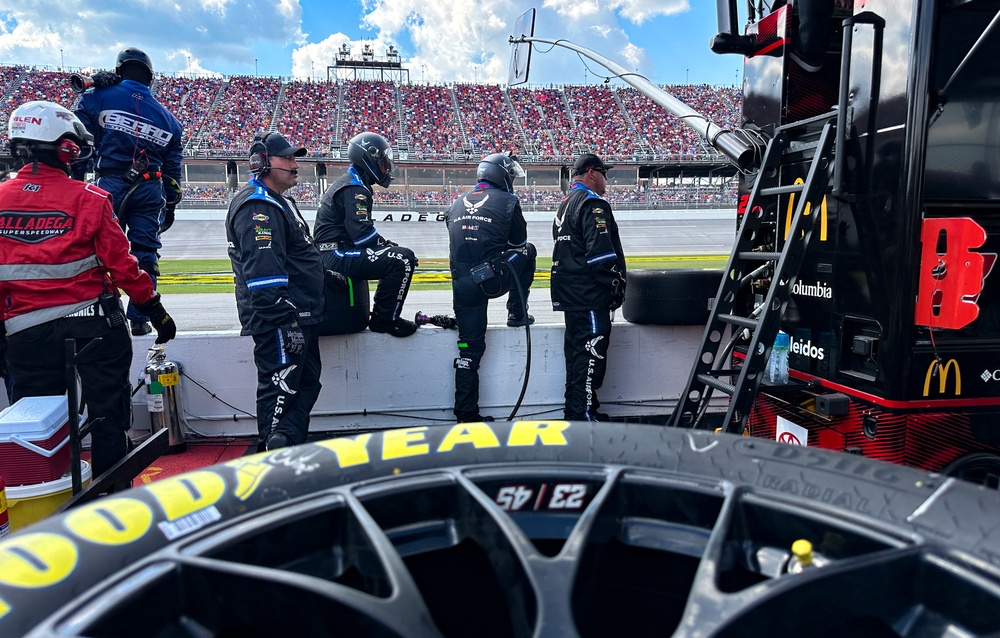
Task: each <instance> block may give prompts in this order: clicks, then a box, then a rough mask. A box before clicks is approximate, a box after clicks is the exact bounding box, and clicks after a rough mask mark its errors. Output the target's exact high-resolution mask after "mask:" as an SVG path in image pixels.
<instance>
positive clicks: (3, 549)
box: [0, 532, 79, 589]
mask: <svg viewBox="0 0 1000 638" xmlns="http://www.w3.org/2000/svg"><path fill="white" fill-rule="evenodd" d="M78 559H79V552H78V551H77V548H76V545H75V544H74V543H73V541H71V540H70V539H68V538H66V537H65V536H60V535H59V534H49V533H46V532H38V533H34V534H24V535H21V536H14V537H11V538H10V539H8V540H7V541H5V542H4V543H3V545H0V584H3V585H10V586H11V587H24V588H26V589H36V588H39V587H49V586H50V585H55V584H56V583H59V582H62V581H63V580H64V579H65V578H66V577H67V576H69V575H70V574H71V573H73V569H74V568H75V567H76V562H77V560H78Z"/></svg>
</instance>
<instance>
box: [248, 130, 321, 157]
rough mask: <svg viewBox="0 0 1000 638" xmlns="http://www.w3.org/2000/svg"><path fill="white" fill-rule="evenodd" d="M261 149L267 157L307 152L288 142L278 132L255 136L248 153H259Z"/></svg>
mask: <svg viewBox="0 0 1000 638" xmlns="http://www.w3.org/2000/svg"><path fill="white" fill-rule="evenodd" d="M261 147H263V148H261ZM262 150H263V151H264V154H265V155H267V156H268V157H288V156H290V155H294V156H295V157H302V156H303V155H305V154H306V153H307V151H306V149H305V148H303V147H301V146H298V147H296V146H292V145H291V144H289V143H288V140H286V139H285V138H284V137H282V136H281V134H280V133H268V134H266V135H264V136H257V137H256V138H255V139H254V141H253V144H252V145H251V146H250V154H251V155H253V154H254V153H259V152H261V151H262Z"/></svg>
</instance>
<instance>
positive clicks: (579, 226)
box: [551, 153, 625, 421]
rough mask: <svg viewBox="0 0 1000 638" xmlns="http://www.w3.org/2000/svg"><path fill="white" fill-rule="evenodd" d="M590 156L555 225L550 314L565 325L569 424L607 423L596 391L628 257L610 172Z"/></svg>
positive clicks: (577, 170) (579, 166)
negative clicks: (610, 193)
mask: <svg viewBox="0 0 1000 638" xmlns="http://www.w3.org/2000/svg"><path fill="white" fill-rule="evenodd" d="M609 168H613V167H612V166H610V165H607V164H605V163H604V162H602V161H601V159H600V158H599V157H598V156H597V155H594V154H592V153H585V154H583V155H581V156H580V157H579V158H577V160H576V163H575V164H573V177H574V180H573V185H572V186H571V187H570V192H569V195H567V196H566V197H565V198H563V200H562V203H561V204H560V205H559V210H558V211H556V217H555V220H554V221H553V223H552V239H553V240H554V241H555V245H554V246H553V248H552V283H551V293H552V309H553V310H557V311H561V312H562V313H563V318H564V319H565V322H566V334H565V337H564V338H563V351H564V355H565V357H566V405H565V408H564V413H565V417H566V419H570V420H574V419H575V420H584V421H598V420H600V421H606V420H608V416H607V415H606V414H604V413H602V412H598V408H599V407H600V405H601V402H600V401H598V399H597V391H598V390H599V389H600V388H601V386H602V385H603V384H604V373H605V371H606V370H607V367H608V359H607V357H608V340H609V339H610V337H611V311H612V310H617V309H618V308H620V307H621V305H622V302H623V301H624V300H625V253H624V252H623V251H622V242H621V238H620V237H619V236H618V224H617V223H616V222H615V218H614V215H612V214H611V206H610V205H609V204H608V202H607V201H605V200H604V199H601V195H603V194H604V193H605V192H606V190H607V175H608V169H609Z"/></svg>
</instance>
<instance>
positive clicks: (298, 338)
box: [280, 321, 306, 355]
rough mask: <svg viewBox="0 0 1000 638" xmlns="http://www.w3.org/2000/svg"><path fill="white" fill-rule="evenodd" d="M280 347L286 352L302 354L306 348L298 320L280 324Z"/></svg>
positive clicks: (304, 337)
mask: <svg viewBox="0 0 1000 638" xmlns="http://www.w3.org/2000/svg"><path fill="white" fill-rule="evenodd" d="M280 330H281V347H282V348H284V349H285V352H287V353H288V354H292V355H295V354H302V353H303V352H305V349H306V336H305V335H304V334H303V333H302V328H300V327H299V322H298V321H293V322H292V323H290V324H286V325H284V326H281V328H280Z"/></svg>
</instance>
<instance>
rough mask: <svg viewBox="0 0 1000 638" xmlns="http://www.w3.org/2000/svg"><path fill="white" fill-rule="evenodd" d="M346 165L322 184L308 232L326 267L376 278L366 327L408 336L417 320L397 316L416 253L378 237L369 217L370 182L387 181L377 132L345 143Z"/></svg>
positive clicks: (384, 146) (387, 159)
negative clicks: (326, 185)
mask: <svg viewBox="0 0 1000 638" xmlns="http://www.w3.org/2000/svg"><path fill="white" fill-rule="evenodd" d="M347 157H348V159H349V160H350V161H351V166H350V167H349V168H348V169H347V172H346V173H344V174H343V175H342V176H340V177H339V178H338V179H337V181H335V182H334V183H333V185H331V186H330V188H328V189H327V191H326V193H324V194H323V198H322V200H321V201H320V204H319V210H318V211H317V213H316V226H315V232H314V233H313V234H314V235H315V237H316V244H317V246H318V247H319V250H320V252H321V253H322V255H323V264H324V266H325V267H326V268H328V269H329V270H332V271H334V272H338V273H341V274H343V275H345V276H347V277H350V278H351V279H354V280H361V279H378V280H379V282H378V288H376V290H375V299H374V300H373V303H372V313H371V319H370V320H369V322H368V328H369V329H370V330H371V331H372V332H386V333H389V334H391V335H392V336H394V337H408V336H410V335H412V334H413V333H414V332H416V330H417V324H415V323H413V322H412V321H408V320H406V319H403V318H402V317H400V315H401V314H402V312H403V303H404V302H405V301H406V294H407V293H408V292H409V291H410V282H411V281H412V280H413V271H414V270H416V268H417V258H416V257H415V256H414V254H413V251H412V250H410V249H409V248H404V247H403V246H400V245H399V244H397V243H395V242H391V241H389V240H388V239H386V238H384V237H382V235H380V234H379V232H378V230H376V228H375V224H374V223H373V222H372V185H373V184H378V185H379V186H381V187H382V188H388V187H389V183H390V182H392V169H393V164H392V148H390V146H389V143H388V142H386V141H385V138H383V137H382V136H381V135H378V134H377V133H359V134H357V135H355V136H354V137H352V138H351V141H350V143H349V144H348V146H347Z"/></svg>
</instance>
